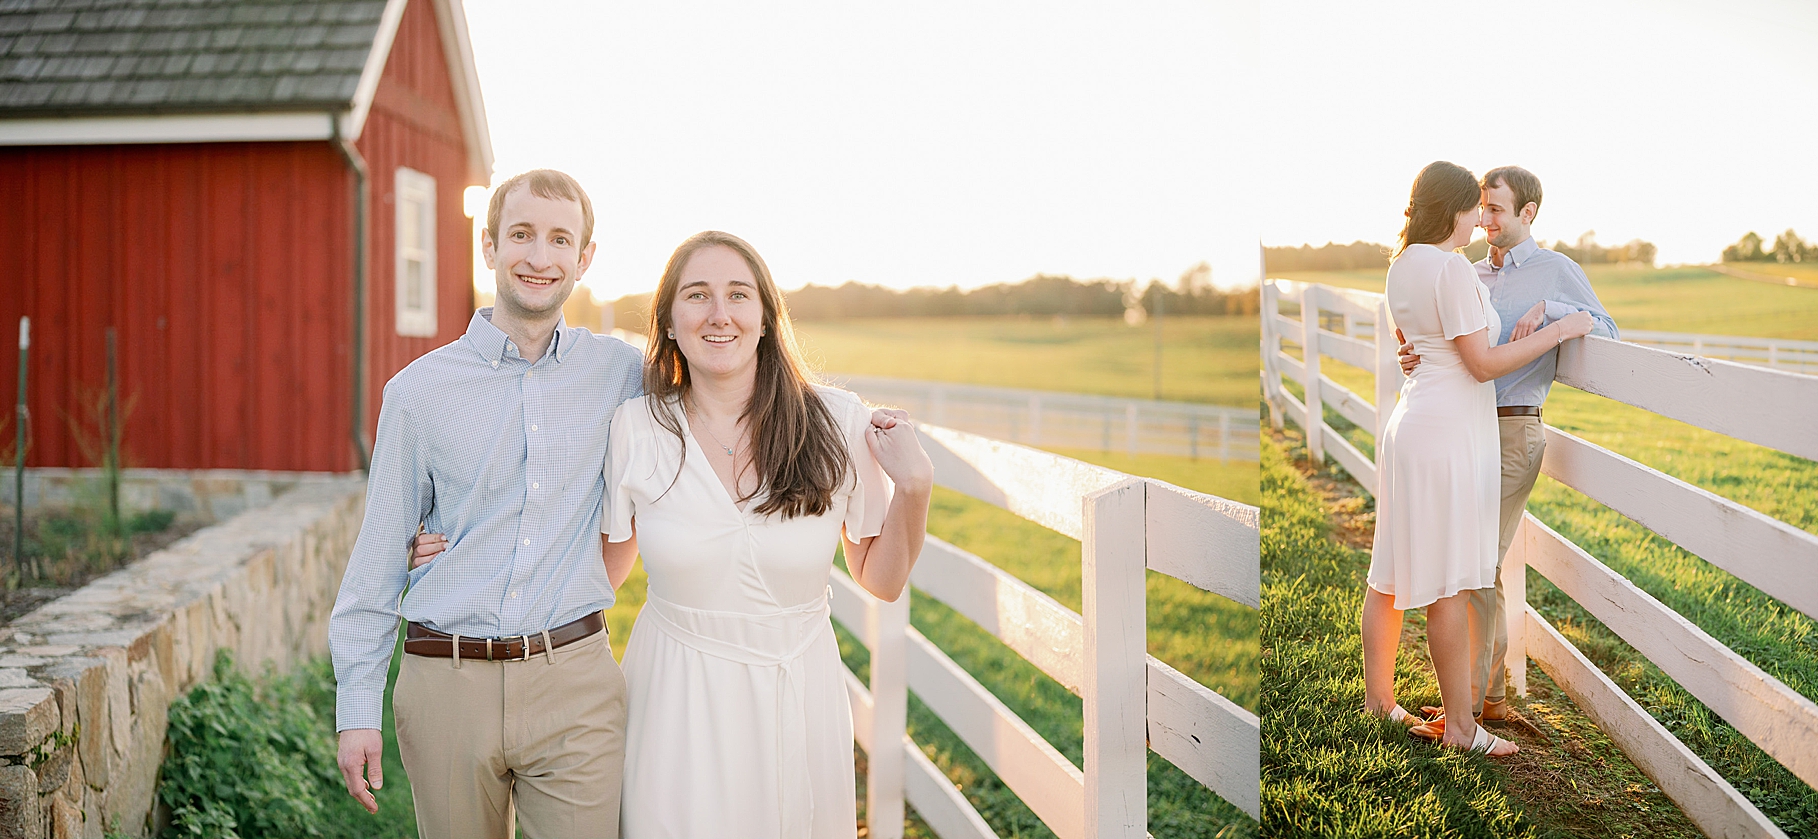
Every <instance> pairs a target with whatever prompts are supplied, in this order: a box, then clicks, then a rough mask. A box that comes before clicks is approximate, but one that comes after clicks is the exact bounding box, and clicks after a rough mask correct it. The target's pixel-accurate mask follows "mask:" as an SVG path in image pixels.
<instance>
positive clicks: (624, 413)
mask: <svg viewBox="0 0 1818 839" xmlns="http://www.w3.org/2000/svg"><path fill="white" fill-rule="evenodd" d="M652 425H653V422H652V420H651V416H650V396H649V395H647V394H645V395H638V396H633V397H631V398H630V399H627V400H625V401H623V402H620V403H619V407H618V408H617V409H616V410H615V411H613V414H612V430H613V431H614V432H620V431H623V432H627V433H631V434H638V433H642V432H647V431H649V430H650V428H651V426H652Z"/></svg>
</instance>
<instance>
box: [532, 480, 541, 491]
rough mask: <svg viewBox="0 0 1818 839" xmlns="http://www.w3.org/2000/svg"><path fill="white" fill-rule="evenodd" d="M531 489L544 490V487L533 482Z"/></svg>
mask: <svg viewBox="0 0 1818 839" xmlns="http://www.w3.org/2000/svg"><path fill="white" fill-rule="evenodd" d="M530 488H531V489H542V488H543V485H542V484H540V483H537V482H536V481H531V482H530Z"/></svg>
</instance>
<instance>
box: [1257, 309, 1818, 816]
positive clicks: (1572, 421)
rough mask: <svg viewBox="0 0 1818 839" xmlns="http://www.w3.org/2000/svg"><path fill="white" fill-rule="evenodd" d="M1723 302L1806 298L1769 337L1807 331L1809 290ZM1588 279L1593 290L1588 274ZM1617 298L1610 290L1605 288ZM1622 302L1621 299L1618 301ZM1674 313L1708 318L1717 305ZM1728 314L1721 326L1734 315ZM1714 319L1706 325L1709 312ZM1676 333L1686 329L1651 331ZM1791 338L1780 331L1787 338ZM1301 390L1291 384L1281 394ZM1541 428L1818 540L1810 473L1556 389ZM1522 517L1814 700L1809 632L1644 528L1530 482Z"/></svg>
mask: <svg viewBox="0 0 1818 839" xmlns="http://www.w3.org/2000/svg"><path fill="white" fill-rule="evenodd" d="M1720 279H1721V281H1722V282H1723V283H1731V284H1732V285H1730V286H1725V288H1728V289H1729V290H1730V294H1732V295H1735V296H1746V295H1747V294H1748V293H1751V292H1755V290H1765V291H1767V292H1775V293H1776V294H1784V295H1790V297H1789V298H1785V299H1790V300H1793V301H1798V302H1804V301H1806V300H1810V301H1811V303H1812V305H1813V308H1808V309H1804V310H1800V311H1802V312H1805V313H1806V314H1803V315H1802V317H1804V318H1806V319H1807V321H1806V323H1804V324H1803V325H1801V326H1799V327H1798V328H1797V329H1793V328H1787V329H1783V330H1782V334H1781V335H1780V337H1788V338H1809V337H1814V336H1815V335H1818V324H1815V322H1813V321H1811V320H1810V318H1811V314H1812V313H1818V293H1814V292H1812V291H1810V290H1806V289H1780V288H1775V287H1772V286H1765V285H1760V284H1755V283H1748V282H1744V281H1737V280H1730V279H1728V278H1720ZM1593 281H1594V282H1598V280H1596V279H1595V278H1594V279H1593ZM1613 285H1614V287H1615V288H1617V289H1621V288H1622V285H1621V283H1615V284H1613ZM1613 297H1614V295H1605V297H1604V299H1605V301H1606V303H1609V305H1610V308H1611V311H1612V314H1614V316H1615V317H1616V318H1617V321H1618V323H1620V324H1623V325H1626V326H1634V325H1635V324H1634V323H1633V322H1632V321H1633V320H1634V319H1633V318H1631V317H1630V312H1629V311H1628V310H1626V309H1624V308H1622V307H1621V306H1619V305H1617V304H1615V303H1613V302H1611V300H1612V298H1613ZM1616 299H1620V298H1616ZM1679 305H1688V306H1692V305H1703V306H1709V307H1713V308H1716V307H1718V306H1719V303H1718V302H1717V300H1716V299H1715V296H1714V295H1708V294H1707V295H1704V296H1702V297H1699V298H1698V299H1697V302H1689V301H1687V300H1682V301H1681V303H1680V304H1679ZM1734 311H1735V309H1734V308H1732V309H1731V313H1730V314H1728V315H1724V317H1734ZM1711 317H1713V318H1715V317H1716V315H1712V316H1711ZM1712 322H1713V323H1714V324H1716V325H1715V326H1710V327H1706V328H1705V330H1704V331H1720V330H1722V331H1727V332H1730V333H1732V334H1768V332H1767V331H1766V330H1769V329H1774V328H1779V327H1774V326H1772V324H1762V328H1761V329H1760V330H1755V331H1753V332H1751V331H1750V330H1749V327H1750V326H1751V325H1755V324H1754V323H1753V322H1751V321H1748V320H1746V319H1744V320H1740V321H1735V320H1731V321H1717V320H1713V321H1712ZM1650 326H1656V328H1667V329H1683V328H1687V327H1685V326H1675V325H1655V324H1650ZM1789 333H1790V334H1789ZM1322 370H1323V371H1324V372H1325V373H1326V374H1327V375H1328V376H1330V377H1331V378H1332V379H1334V380H1335V381H1337V382H1339V383H1340V384H1342V385H1344V386H1345V387H1346V388H1349V389H1351V390H1352V391H1353V392H1354V393H1358V394H1360V395H1364V396H1366V397H1367V396H1368V395H1370V394H1373V393H1374V386H1373V383H1372V382H1373V379H1372V377H1371V376H1370V374H1369V373H1367V372H1365V371H1362V370H1358V369H1356V368H1352V367H1348V366H1346V365H1343V364H1339V363H1337V362H1333V361H1331V360H1330V359H1325V360H1323V361H1322ZM1289 387H1290V390H1292V391H1294V392H1296V393H1297V394H1298V391H1299V388H1298V387H1297V386H1294V385H1290V386H1289ZM1546 410H1547V422H1548V423H1549V424H1551V425H1553V426H1555V427H1558V428H1560V429H1562V430H1564V431H1568V432H1571V433H1573V434H1575V435H1577V436H1579V437H1582V438H1584V439H1587V440H1589V441H1591V442H1593V443H1596V444H1598V445H1601V446H1604V447H1606V448H1609V449H1612V450H1614V451H1617V452H1619V453H1621V454H1623V455H1625V456H1627V457H1630V458H1633V459H1635V460H1637V461H1640V462H1641V463H1644V464H1646V465H1648V466H1651V467H1653V468H1655V469H1659V470H1660V471H1662V472H1665V473H1667V474H1669V475H1673V476H1675V477H1678V478H1680V479H1681V480H1684V481H1687V482H1688V483H1692V484H1694V485H1697V486H1700V487H1702V488H1704V489H1707V490H1709V491H1711V492H1713V493H1716V494H1718V495H1721V496H1724V497H1726V498H1730V499H1732V500H1735V501H1737V502H1739V503H1741V504H1744V505H1746V506H1749V507H1751V508H1753V509H1756V510H1759V511H1760V512H1762V513H1765V514H1767V515H1770V516H1773V517H1774V518H1777V519H1779V520H1781V521H1784V522H1787V523H1789V524H1791V525H1793V526H1795V527H1798V528H1801V529H1803V530H1806V531H1807V532H1813V533H1818V463H1813V462H1812V461H1807V460H1804V459H1801V458H1797V457H1792V456H1790V455H1786V454H1783V453H1780V452H1777V451H1773V450H1771V449H1767V448H1764V447H1761V446H1756V445H1753V444H1749V443H1744V442H1741V441H1738V440H1735V439H1732V438H1729V437H1726V436H1724V435H1721V434H1716V433H1713V432H1709V431H1705V430H1703V429H1700V428H1697V427H1694V426H1690V425H1687V424H1684V423H1680V422H1677V421H1675V420H1671V419H1666V418H1664V417H1660V416H1658V415H1655V414H1652V413H1649V412H1646V411H1642V410H1640V409H1637V408H1633V407H1630V406H1627V405H1623V404H1620V403H1617V402H1612V401H1610V400H1607V399H1603V398H1601V397H1598V396H1594V395H1591V394H1587V393H1584V392H1582V391H1578V390H1575V389H1573V388H1570V387H1566V386H1563V385H1556V386H1555V387H1554V388H1553V392H1552V395H1551V397H1550V398H1549V400H1548V402H1547V405H1546ZM1327 422H1328V423H1330V424H1331V425H1332V426H1333V427H1334V428H1337V429H1339V430H1340V432H1341V433H1343V434H1344V435H1345V436H1346V438H1347V439H1349V440H1350V441H1352V442H1353V443H1354V444H1356V445H1357V446H1358V447H1359V448H1360V450H1362V451H1364V452H1365V453H1366V454H1369V453H1372V452H1373V448H1374V447H1373V445H1372V443H1373V441H1372V440H1371V437H1370V435H1369V434H1367V433H1365V432H1364V431H1363V430H1362V429H1357V428H1354V427H1352V426H1351V425H1350V424H1349V423H1348V422H1346V421H1344V420H1343V419H1342V418H1339V417H1337V416H1336V415H1334V414H1332V413H1330V412H1328V413H1327ZM1529 510H1530V511H1531V512H1533V513H1534V514H1536V515H1537V516H1539V517H1540V518H1541V519H1542V520H1544V521H1546V522H1547V523H1548V524H1549V525H1551V526H1553V527H1554V528H1555V529H1557V530H1558V531H1559V532H1560V533H1562V534H1563V535H1565V536H1566V537H1567V538H1570V539H1571V540H1573V541H1574V542H1576V543H1577V544H1578V545H1580V546H1581V547H1583V548H1585V549H1586V550H1587V551H1589V552H1590V553H1592V554H1593V555H1594V556H1596V557H1598V558H1599V559H1600V560H1602V561H1603V562H1605V563H1606V564H1608V565H1609V566H1610V567H1612V568H1613V569H1615V570H1616V571H1617V572H1618V573H1621V574H1622V575H1624V576H1625V577H1627V578H1629V579H1630V580H1632V581H1634V582H1635V584H1636V585H1637V586H1639V587H1641V588H1642V589H1643V590H1645V591H1647V592H1648V593H1649V594H1651V595H1653V596H1654V597H1656V598H1658V599H1659V600H1661V601H1662V602H1663V603H1665V604H1666V605H1667V606H1669V607H1671V608H1672V609H1674V610H1675V611H1677V612H1679V613H1680V614H1681V615H1684V616H1685V617H1686V618H1687V619H1688V620H1690V621H1692V622H1693V623H1695V624H1697V625H1698V626H1699V627H1701V628H1702V629H1704V630H1705V631H1706V632H1709V633H1710V634H1711V635H1712V636H1714V637H1716V638H1717V639H1718V640H1720V641H1722V642H1723V643H1725V644H1726V645H1728V646H1730V647H1731V648H1732V649H1734V650H1736V651H1737V652H1738V653H1740V654H1742V655H1743V656H1744V657H1746V658H1747V659H1749V660H1750V661H1752V662H1753V663H1755V664H1756V665H1757V666H1760V667H1761V668H1763V669H1764V670H1766V671H1767V672H1768V673H1770V674H1772V675H1773V676H1775V677H1776V678H1778V679H1780V680H1781V681H1783V682H1785V683H1787V684H1788V685H1789V686H1791V687H1792V688H1793V689H1794V690H1797V691H1799V692H1800V693H1802V694H1803V695H1805V696H1807V697H1813V698H1818V622H1814V621H1812V620H1811V619H1809V618H1807V617H1805V616H1804V615H1801V614H1799V613H1798V612H1796V611H1794V610H1792V609H1789V608H1787V607H1786V606H1784V605H1782V604H1780V603H1779V602H1778V601H1775V600H1774V599H1772V598H1770V597H1768V596H1766V595H1764V594H1762V593H1761V592H1760V591H1758V590H1756V589H1755V588H1753V587H1752V586H1749V585H1747V584H1745V583H1742V582H1740V581H1738V580H1736V579H1735V578H1734V577H1733V576H1731V575H1729V574H1728V573H1727V572H1724V571H1721V570H1719V569H1717V568H1715V567H1713V566H1711V565H1710V564H1709V563H1706V562H1704V561H1703V560H1701V559H1699V558H1697V557H1696V556H1693V555H1691V554H1688V553H1686V552H1685V551H1683V550H1681V549H1679V548H1678V547H1676V546H1674V545H1672V544H1671V543H1670V542H1667V541H1666V540H1664V539H1661V538H1660V537H1657V536H1655V535H1653V534H1652V533H1651V532H1649V531H1647V530H1646V529H1645V528H1643V527H1641V526H1639V525H1637V524H1635V523H1633V522H1631V521H1629V520H1628V519H1626V518H1623V517H1622V516H1620V515H1618V514H1616V513H1614V512H1612V511H1610V510H1608V509H1607V508H1604V507H1603V506H1602V505H1599V504H1596V503H1595V502H1592V501H1590V500H1589V499H1587V498H1585V497H1583V496H1581V495H1579V494H1578V493H1576V492H1574V491H1573V490H1570V489H1568V488H1566V487H1564V486H1562V485H1560V484H1558V483H1556V482H1554V481H1552V480H1550V479H1548V478H1544V477H1543V478H1541V479H1540V481H1539V482H1538V484H1537V485H1536V488H1535V492H1534V495H1533V498H1532V499H1531V500H1530V502H1529ZM1528 586H1529V600H1530V602H1532V603H1533V604H1534V605H1535V607H1536V608H1537V609H1538V610H1539V611H1540V612H1541V614H1542V615H1543V616H1545V617H1547V618H1548V619H1549V620H1551V621H1552V622H1553V624H1554V625H1555V626H1556V627H1558V628H1559V630H1560V631H1561V632H1562V633H1563V634H1565V635H1566V637H1567V638H1569V639H1571V640H1572V641H1573V643H1574V644H1576V645H1577V646H1578V647H1579V648H1580V649H1581V650H1582V651H1584V652H1585V654H1586V655H1587V656H1589V657H1590V658H1591V659H1592V660H1593V661H1594V662H1596V663H1597V664H1598V665H1599V666H1600V667H1601V668H1602V669H1603V670H1604V672H1606V673H1608V674H1609V675H1610V676H1611V677H1612V678H1614V679H1615V680H1616V681H1617V683H1618V684H1620V685H1622V686H1623V688H1624V689H1625V690H1627V691H1628V692H1629V694H1630V695H1631V696H1633V697H1635V699H1636V700H1637V701H1638V702H1640V703H1641V704H1642V705H1643V706H1644V707H1646V708H1648V709H1649V711H1650V712H1651V713H1653V714H1654V715H1655V716H1656V717H1657V718H1658V719H1660V720H1661V722H1662V723H1663V724H1665V725H1667V727H1668V728H1670V729H1671V730H1673V731H1674V733H1675V734H1676V735H1678V736H1679V737H1680V739H1681V740H1682V741H1684V742H1685V743H1686V745H1687V746H1688V747H1689V748H1691V750H1692V751H1693V752H1694V753H1696V754H1698V755H1699V756H1700V757H1701V758H1703V759H1704V760H1705V761H1706V762H1708V763H1710V764H1711V765H1712V766H1713V767H1715V768H1716V769H1717V770H1718V772H1719V773H1721V774H1722V775H1724V777H1725V778H1727V779H1728V780H1729V781H1730V782H1731V783H1732V784H1734V785H1735V786H1736V787H1737V788H1738V789H1739V790H1741V791H1742V792H1743V794H1744V795H1746V796H1747V797H1748V798H1749V799H1750V800H1751V801H1753V802H1755V804H1756V805H1757V806H1759V807H1761V808H1762V810H1763V811H1764V812H1766V813H1767V814H1768V815H1769V816H1770V817H1772V818H1773V819H1775V820H1776V822H1778V823H1779V824H1780V825H1781V826H1782V827H1783V828H1785V829H1786V830H1787V831H1788V833H1790V834H1793V835H1818V793H1815V792H1814V791H1813V790H1812V789H1811V788H1810V787H1808V786H1807V785H1805V784H1804V783H1802V782H1800V781H1799V780H1798V779H1796V778H1794V777H1793V776H1792V775H1791V774H1790V773H1788V772H1786V771H1785V770H1784V769H1783V768H1782V767H1780V765H1779V764H1777V763H1775V762H1774V761H1773V760H1771V759H1769V758H1767V757H1766V756H1765V755H1764V754H1762V753H1761V752H1760V751H1759V750H1758V749H1756V748H1755V747H1754V746H1753V745H1752V744H1750V743H1749V742H1748V741H1747V739H1746V738H1744V737H1742V736H1740V735H1739V734H1737V733H1736V732H1735V731H1734V729H1732V728H1731V727H1730V726H1729V725H1728V724H1726V723H1724V722H1723V721H1722V720H1721V719H1720V718H1717V717H1716V716H1715V715H1713V714H1712V713H1711V712H1710V711H1709V709H1708V708H1706V707H1704V706H1703V705H1702V704H1700V703H1698V702H1697V701H1696V700H1694V699H1692V698H1691V696H1690V695H1689V694H1686V693H1685V692H1684V691H1683V690H1681V689H1680V688H1679V687H1678V686H1677V685H1676V684H1674V683H1673V682H1672V680H1671V679H1669V678H1667V677H1666V676H1665V675H1664V674H1662V673H1661V672H1660V671H1659V670H1658V669H1657V668H1655V667H1653V665H1651V664H1649V663H1648V662H1647V661H1646V660H1645V659H1644V658H1643V657H1642V656H1641V655H1640V654H1639V653H1637V652H1635V651H1634V650H1633V649H1632V648H1631V647H1629V646H1628V645H1627V644H1625V643H1623V642H1622V641H1621V640H1620V639H1618V638H1617V637H1616V636H1615V635H1614V634H1613V633H1610V632H1609V631H1608V630H1607V629H1605V628H1603V627H1602V625H1601V624H1599V623H1598V622H1597V621H1595V620H1594V619H1592V618H1591V617H1590V616H1589V615H1588V614H1587V613H1586V612H1585V611H1584V610H1583V609H1582V608H1580V607H1579V606H1577V605H1576V604H1574V603H1572V602H1571V601H1570V599H1569V598H1566V597H1565V596H1564V595H1563V594H1562V593H1560V592H1559V591H1558V590H1557V589H1556V588H1554V587H1553V586H1552V585H1551V584H1550V583H1548V582H1547V581H1546V580H1545V579H1544V578H1542V577H1541V576H1540V575H1539V574H1537V573H1535V572H1529V583H1528Z"/></svg>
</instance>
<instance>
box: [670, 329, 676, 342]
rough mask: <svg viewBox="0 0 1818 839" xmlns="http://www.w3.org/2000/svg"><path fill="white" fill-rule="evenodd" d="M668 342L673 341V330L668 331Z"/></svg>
mask: <svg viewBox="0 0 1818 839" xmlns="http://www.w3.org/2000/svg"><path fill="white" fill-rule="evenodd" d="M669 340H671V341H673V340H675V330H673V329H671V330H669Z"/></svg>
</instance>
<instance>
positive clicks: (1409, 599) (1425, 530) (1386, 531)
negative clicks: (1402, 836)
mask: <svg viewBox="0 0 1818 839" xmlns="http://www.w3.org/2000/svg"><path fill="white" fill-rule="evenodd" d="M1478 202H1479V185H1478V183H1477V180H1476V178H1475V177H1473V176H1472V174H1471V173H1470V172H1469V171H1466V170H1465V169H1463V168H1462V167H1459V166H1456V165H1453V164H1451V163H1445V162H1439V163H1434V164H1431V165H1429V166H1427V167H1426V168H1425V169H1423V170H1422V171H1421V173H1420V176H1419V177H1418V178H1417V179H1416V180H1415V181H1414V190H1413V196H1412V198H1411V199H1410V201H1409V206H1408V210H1407V216H1408V223H1407V226H1406V227H1404V228H1403V230H1402V246H1401V249H1400V250H1399V251H1398V253H1397V254H1396V258H1395V261H1394V262H1393V263H1392V264H1391V265H1390V266H1389V278H1388V288H1387V296H1388V302H1389V309H1390V312H1391V313H1392V314H1393V316H1394V319H1395V326H1396V328H1397V330H1398V331H1400V332H1401V333H1402V334H1403V336H1404V338H1405V340H1406V341H1408V342H1409V343H1412V344H1413V345H1414V349H1415V352H1416V353H1417V354H1419V356H1420V358H1421V362H1420V366H1418V367H1416V368H1415V369H1414V372H1413V374H1412V375H1411V376H1410V377H1409V378H1408V380H1407V381H1406V382H1404V383H1403V384H1402V388H1401V393H1400V397H1399V399H1398V400H1397V402H1396V404H1395V407H1394V409H1393V410H1392V411H1391V412H1390V414H1389V420H1388V422H1387V423H1386V425H1385V427H1384V430H1383V434H1382V439H1381V440H1379V441H1378V442H1377V446H1376V464H1377V466H1376V468H1377V472H1376V535H1375V542H1374V544H1373V545H1372V546H1371V551H1370V574H1369V590H1368V591H1367V592H1366V593H1365V596H1364V608H1363V620H1362V632H1363V648H1364V705H1365V707H1366V709H1368V710H1369V711H1371V712H1372V713H1376V714H1379V715H1382V716H1386V717H1389V718H1390V719H1393V720H1396V721H1397V722H1404V723H1410V724H1411V723H1419V722H1423V721H1422V720H1421V719H1420V718H1418V717H1416V716H1414V715H1412V714H1409V713H1408V712H1407V711H1406V710H1405V709H1403V708H1402V707H1401V705H1400V704H1398V703H1397V702H1396V701H1395V687H1394V679H1395V653H1396V650H1397V648H1398V647H1399V644H1400V638H1401V621H1402V612H1403V611H1404V610H1407V609H1416V608H1422V607H1424V608H1426V610H1427V647H1428V651H1429V653H1430V654H1431V655H1432V657H1433V671H1434V675H1435V676H1436V677H1437V678H1438V681H1439V692H1440V697H1441V699H1442V701H1443V702H1444V704H1445V708H1446V711H1447V712H1448V713H1447V714H1446V715H1445V716H1446V717H1447V719H1448V720H1452V721H1456V722H1452V723H1451V724H1449V725H1445V726H1435V727H1442V728H1443V729H1444V731H1443V734H1441V738H1442V741H1443V742H1444V743H1445V744H1446V745H1450V746H1455V747H1458V748H1468V749H1472V750H1475V751H1482V752H1485V753H1487V754H1490V755H1491V756H1495V757H1501V756H1505V755H1510V754H1514V753H1515V751H1516V747H1515V744H1513V743H1510V742H1508V741H1506V740H1503V739H1502V738H1500V737H1496V736H1495V735H1493V734H1490V733H1489V732H1488V730H1486V729H1484V728H1483V727H1482V726H1479V725H1476V724H1475V722H1474V721H1471V714H1470V712H1469V710H1468V709H1467V708H1468V705H1469V702H1470V698H1471V683H1470V679H1471V677H1470V673H1471V671H1470V665H1471V652H1470V649H1469V644H1468V635H1467V631H1466V630H1467V626H1466V623H1465V622H1466V620H1468V616H1467V613H1466V606H1465V602H1464V598H1461V597H1459V596H1458V595H1459V594H1461V593H1463V592H1466V591H1469V590H1472V589H1478V588H1487V587H1489V586H1493V585H1495V584H1496V579H1495V575H1496V545H1497V541H1496V537H1497V514H1498V506H1499V486H1500V475H1501V468H1500V465H1499V459H1498V458H1499V452H1500V444H1499V442H1498V438H1497V431H1496V387H1495V385H1494V384H1493V380H1494V379H1496V378H1497V377H1498V376H1501V375H1504V374H1506V373H1509V372H1513V371H1514V370H1517V369H1519V368H1520V367H1521V366H1522V365H1525V364H1527V363H1528V362H1529V361H1532V360H1533V359H1535V358H1537V357H1539V356H1540V355H1541V354H1542V353H1544V352H1547V351H1549V350H1552V349H1554V348H1556V347H1557V346H1558V345H1559V344H1560V343H1561V342H1563V341H1566V340H1568V339H1572V338H1578V337H1581V336H1583V335H1585V334H1587V333H1588V332H1590V316H1589V315H1582V317H1581V316H1579V315H1574V316H1572V317H1568V318H1566V319H1563V320H1560V321H1557V322H1555V323H1554V324H1552V325H1550V326H1548V327H1545V328H1543V329H1541V330H1539V331H1536V332H1535V333H1533V334H1531V335H1529V336H1527V337H1525V338H1522V339H1521V340H1518V341H1512V342H1510V343H1509V344H1506V345H1503V346H1496V347H1492V346H1491V345H1490V341H1491V340H1492V337H1491V336H1496V335H1500V334H1501V322H1500V320H1499V318H1498V317H1497V315H1496V310H1495V309H1493V308H1491V306H1490V294H1489V289H1487V288H1485V287H1484V285H1483V283H1482V282H1480V281H1478V279H1477V271H1476V269H1475V268H1473V267H1472V266H1471V263H1470V261H1469V260H1467V259H1465V257H1464V256H1462V255H1460V254H1458V253H1455V252H1454V251H1455V250H1456V249H1458V248H1462V247H1464V246H1465V245H1467V244H1469V243H1470V241H1471V234H1472V231H1473V230H1474V229H1475V228H1476V227H1477V223H1478ZM1461 710H1462V711H1463V712H1462V713H1453V712H1458V711H1461Z"/></svg>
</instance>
